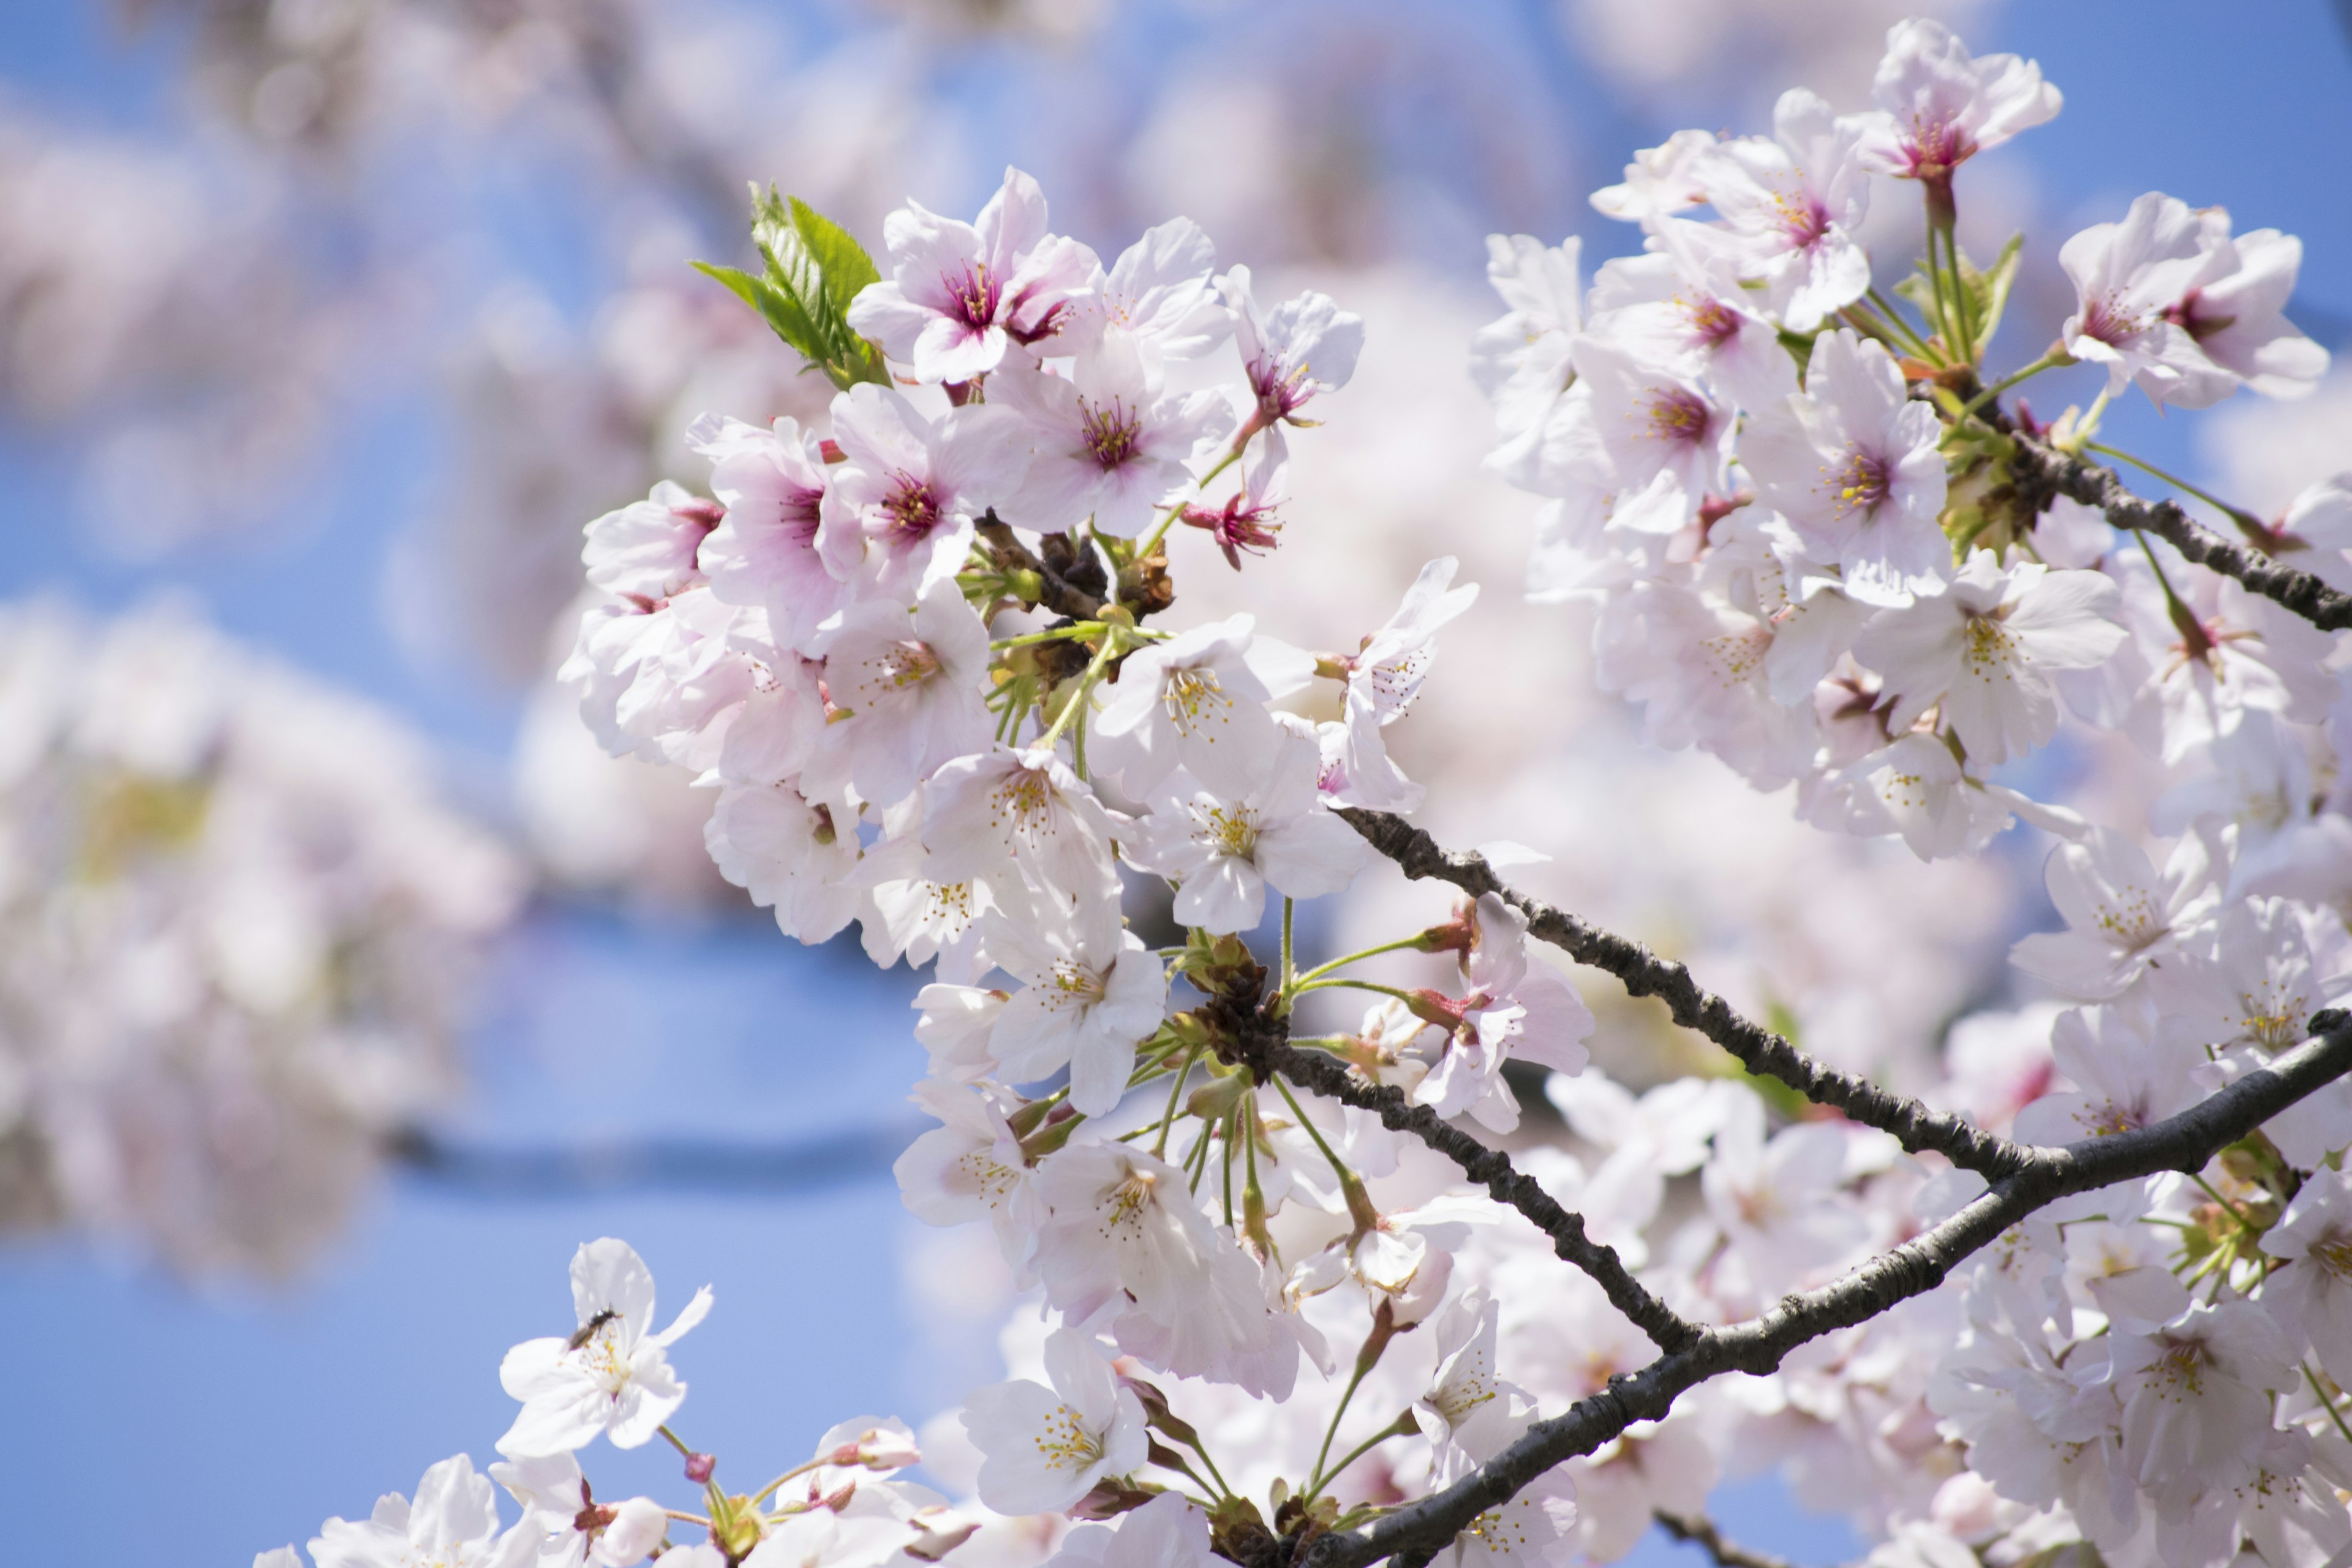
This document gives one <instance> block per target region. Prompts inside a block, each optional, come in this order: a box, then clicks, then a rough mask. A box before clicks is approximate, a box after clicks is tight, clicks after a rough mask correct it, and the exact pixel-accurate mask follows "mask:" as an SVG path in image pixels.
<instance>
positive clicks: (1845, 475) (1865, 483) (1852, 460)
mask: <svg viewBox="0 0 2352 1568" xmlns="http://www.w3.org/2000/svg"><path fill="white" fill-rule="evenodd" d="M1891 478H1892V476H1891V475H1890V474H1889V473H1888V471H1887V466H1886V459H1885V458H1881V457H1878V456H1876V455H1875V454H1874V453H1870V452H1865V451H1864V450H1863V449H1862V448H1861V447H1848V448H1847V449H1846V458H1845V467H1844V468H1841V469H1839V470H1838V474H1837V478H1836V479H1834V480H1832V483H1833V484H1834V485H1835V486H1836V489H1837V510H1838V515H1839V516H1840V517H1843V516H1844V515H1845V514H1846V513H1847V512H1849V511H1859V512H1874V511H1876V510H1878V508H1879V506H1880V504H1881V503H1882V502H1884V501H1885V500H1886V498H1887V497H1888V496H1889V495H1891V494H1893V493H1894V489H1893V485H1892V483H1891Z"/></svg>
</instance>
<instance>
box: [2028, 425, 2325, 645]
mask: <svg viewBox="0 0 2352 1568" xmlns="http://www.w3.org/2000/svg"><path fill="white" fill-rule="evenodd" d="M2014 439H2015V440H2016V442H2017V456H2016V457H2015V458H2012V459H2011V464H2010V467H2011V471H2012V472H2014V473H2015V474H2017V475H2018V477H2019V478H2021V479H2032V480H2034V481H2037V482H2039V483H2041V484H2042V485H2045V486H2047V487H2048V488H2049V489H2050V490H2051V491H2053V493H2055V494H2058V495H2062V496H2065V497H2067V498H2068V499H2070V500H2078V501H2081V502H2082V503H2083V504H2084V506H2092V507H2096V508H2098V509H2099V510H2101V511H2103V512H2105V514H2106V517H2107V521H2109V522H2111V523H2113V524H2114V525H2115V526H2116V527H2117V528H2127V529H2137V530H2140V531H2144V532H2147V533H2153V534H2155V535H2156V536H2157V537H2158V539H2161V540H2163V541H2164V542H2166V543H2167V544H2169V545H2171V546H2172V547H2173V548H2174V549H2175V550H2178V551H2179V552H2180V553H2181V554H2183V555H2185V556H2187V557H2188V558H2189V560H2191V561H2193V562H2195V563H2197V564H2198V565H2200V566H2203V567H2206V568H2208V569H2209V570H2211V571H2214V572H2219V573H2221V574H2222V575H2223V576H2226V577H2235V578H2236V579H2237V580H2238V581H2239V582H2241V583H2243V584H2245V585H2246V586H2247V587H2249V588H2251V589H2252V590H2253V591H2254V592H2255V593H2257V594H2260V595H2263V597H2264V598H2266V599H2270V600H2272V601H2273V602H2275V603H2277V604H2281V605H2285V606H2286V607H2287V608H2288V609H2290V610H2293V611H2294V613H2295V614H2296V615H2298V616H2302V617H2303V618H2304V619H2305V620H2306V621H2309V622H2310V623H2311V624H2312V625H2313V626H2317V627H2318V628H2319V629H2320V630H2321V631H2324V632H2334V631H2342V630H2343V629H2344V628H2345V627H2347V626H2352V595H2345V594H2339V593H2337V592H2336V590H2335V589H2333V588H2331V587H2329V586H2328V585H2327V584H2325V583H2323V582H2321V581H2320V580H2319V579H2318V578H2316V577H2315V576H2313V575H2312V574H2310V573H2308V572H2299V571H2297V570H2295V568H2294V567H2292V566H2282V565H2280V564H2279V563H2276V562H2274V561H2269V560H2265V559H2264V558H2263V556H2262V555H2261V554H2260V553H2258V552H2255V551H2252V550H2249V549H2247V548H2246V547H2244V546H2243V545H2241V544H2235V543H2232V542H2231V541H2229V540H2227V539H2224V538H2222V537H2221V535H2220V534H2218V533H2216V532H2214V531H2212V530H2211V529H2210V528H2206V527H2204V526H2203V525H2201V524H2200V523H2199V522H2197V521H2194V520H2193V519H2191V518H2190V517H2189V514H2188V513H2187V512H2185V511H2183V510H2181V509H2180V506H2179V502H2177V501H2169V500H2157V501H2152V500H2144V499H2142V498H2141V497H2139V496H2136V495H2134V494H2132V493H2131V491H2130V490H2129V489H2126V487H2125V485H2124V482H2123V480H2122V479H2118V478H2116V471H2115V470H2114V469H2113V468H2102V467H2101V466H2100V465H2098V464H2096V463H2094V462H2091V461H2090V460H2088V459H2087V458H2076V457H2070V456H2068V455H2067V454H2066V453H2064V452H2062V451H2059V450H2058V449H2057V448H2056V447H2051V446H2049V445H2047V444H2045V443H2043V442H2041V441H2037V440H2035V439H2034V438H2033V437H2030V436H2024V435H2020V436H2017V437H2014Z"/></svg>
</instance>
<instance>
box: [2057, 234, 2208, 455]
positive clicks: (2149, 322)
mask: <svg viewBox="0 0 2352 1568" xmlns="http://www.w3.org/2000/svg"><path fill="white" fill-rule="evenodd" d="M2226 233H2227V230H2226V227H2225V228H2224V230H2223V231H2222V233H2221V234H2216V233H2215V232H2214V230H2213V227H2212V226H2210V225H2209V224H2207V223H2206V222H2205V220H2204V219H2203V218H2202V217H2201V216H2200V215H2199V214H2197V213H2195V212H2192V211H2190V210H2189V204H2188V203H2186V202H2183V201H2181V200H2179V198H2177V197H2174V196H2168V195H2161V194H2159V193H2158V192H2155V191H2150V192H2149V193H2148V194H2147V195H2144V196H2142V197H2140V198H2139V199H2138V200H2137V201H2136V202H2134V203H2132V205H2131V210H2130V211H2129V212H2127V213H2126V214H2125V215H2124V219H2123V221H2122V222H2121V223H2102V224H2094V225H2092V226H2090V227H2089V228H2086V229H2084V230H2083V232H2082V233H2080V234H2078V235H2076V236H2074V237H2073V238H2072V239H2069V240H2068V241H2067V242H2066V243H2065V244H2064V245H2063V247H2060V248H2059V251H2058V264H2059V265H2060V266H2062V267H2063V268H2065V269H2066V276H2067V277H2068V278H2069V279H2073V280H2074V293H2075V300H2076V308H2075V311H2074V314H2073V315H2072V316H2069V317H2068V318H2066V324H2065V325H2064V326H2063V328H2061V329H2060V331H2059V338H2058V341H2059V342H2060V343H2061V344H2062V345H2063V347H2064V348H2065V350H2066V352H2067V353H2070V354H2073V355H2074V357H2075V358H2076V359H2078V360H2088V361H2091V362H2093V363H2098V364H2103V365H2105V366H2106V367H2107V390H2108V391H2109V392H2111V393H2113V392H2121V391H2122V390H2123V389H2124V388H2125V387H2126V385H2128V384H2132V383H2134V382H2137V383H2138V384H2139V386H2140V389H2141V390H2142V391H2144V392H2146V393H2147V395H2148V396H2149V398H2151V399H2152V400H2153V401H2155V402H2157V403H2158V404H2169V405H2173V406H2175V407H2179V408H2204V407H2207V406H2209V405H2212V404H2215V403H2219V402H2220V401H2221V399H2223V398H2224V397H2227V396H2229V395H2230V394H2231V392H2233V391H2235V390H2236V389H2237V384H2238V378H2237V376H2236V375H2235V374H2232V373H2231V372H2229V371H2227V370H2224V369H2222V368H2221V366H2220V365H2219V364H2217V363H2214V362H2213V361H2212V360H2211V359H2210V357H2208V356H2207V354H2206V353H2205V351H2204V350H2202V349H2201V348H2200V347H2198V344H2197V339H2196V337H2195V336H2194V335H2193V334H2192V333H2190V332H2189V330H2188V329H2187V328H2186V327H2184V326H2182V325H2180V324H2179V321H2176V320H2174V317H2173V312H2174V310H2175V308H2176V307H2178V306H2179V304H2180V302H2181V301H2182V300H2185V299H2188V298H2189V296H2190V295H2192V294H2193V293H2195V292H2196V291H2197V290H2198V289H2200V288H2202V287H2204V286H2205V285H2208V284H2211V283H2214V282H2217V281H2219V280H2220V279H2221V278H2222V277H2224V276H2225V275H2227V273H2228V272H2230V271H2231V268H2232V261H2233V258H2232V257H2231V254H2230V250H2229V241H2228V239H2227V237H2226Z"/></svg>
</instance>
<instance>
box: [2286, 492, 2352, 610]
mask: <svg viewBox="0 0 2352 1568" xmlns="http://www.w3.org/2000/svg"><path fill="white" fill-rule="evenodd" d="M2272 533H2273V537H2274V538H2275V539H2276V540H2277V549H2278V550H2279V551H2281V552H2288V553H2289V554H2290V555H2291V557H2292V559H2293V560H2294V563H2295V564H2296V565H2297V566H2300V567H2301V568H2303V570H2305V571H2306V572H2308V573H2310V574H2312V575H2313V576H2315V577H2316V578H2318V579H2319V580H2320V581H2321V582H2323V583H2325V584H2327V585H2328V586H2329V587H2331V588H2333V589H2335V590H2336V592H2338V593H2344V592H2346V591H2347V590H2352V473H2342V474H2336V475H2335V476H2333V477H2332V478H2328V479H2318V480H2315V481H2314V482H2313V483H2311V484H2309V485H2307V486H2305V488H2304V489H2302V490H2300V491H2299V492H2297V493H2296V495H2295V498H2294V500H2292V501H2290V502H2289V503H2287V509H2286V510H2285V512H2284V513H2283V514H2282V515H2281V516H2280V518H2279V521H2278V522H2277V523H2276V524H2275V525H2274V526H2273V529H2272Z"/></svg>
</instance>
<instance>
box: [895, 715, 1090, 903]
mask: <svg viewBox="0 0 2352 1568" xmlns="http://www.w3.org/2000/svg"><path fill="white" fill-rule="evenodd" d="M1129 679H1133V678H1132V677H1129ZM1124 821H1125V818H1123V817H1118V816H1114V815H1113V814H1112V813H1111V812H1110V811H1108V809H1106V808H1105V807H1104V805H1103V804H1102V802H1101V801H1100V800H1098V799H1097V798H1096V795H1095V793H1094V791H1093V790H1092V789H1090V788H1088V787H1087V784H1085V783H1083V782H1082V781H1081V780H1080V779H1079V778H1078V775H1077V774H1076V773H1072V772H1071V771H1070V769H1069V767H1068V765H1067V764H1066V763H1063V761H1062V760H1061V759H1060V758H1059V757H1058V756H1056V755H1055V754H1054V753H1053V752H1050V751H1047V750H1045V749H1044V748H1043V747H1030V748H1027V749H1025V750H1022V751H1013V750H1009V749H1005V748H1002V747H1000V748H998V749H997V750H995V751H992V752H974V753H972V754H971V755H969V756H963V757H958V758H957V759H956V760H955V761H953V762H951V763H948V764H946V765H945V766H944V767H941V768H940V769H939V770H938V771H937V772H935V773H932V774H931V777H930V782H929V784H927V785H926V786H925V788H924V791H923V837H924V841H925V842H926V843H928V844H929V845H930V846H932V848H931V852H930V858H929V868H930V870H931V872H932V874H933V876H934V878H935V879H955V880H959V881H960V880H964V879H971V878H979V879H982V880H985V881H989V882H991V883H992V884H993V885H995V886H997V887H1000V888H1003V889H1007V890H1008V893H1010V891H1011V890H1012V889H1031V888H1034V889H1051V891H1052V893H1053V894H1054V895H1055V896H1059V897H1065V898H1067V899H1069V900H1073V902H1074V905H1075V907H1076V918H1077V919H1078V920H1079V921H1081V922H1082V923H1084V924H1087V925H1088V926H1089V927H1092V928H1096V929H1099V927H1100V923H1101V921H1104V920H1108V921H1112V922H1113V923H1114V924H1115V923H1116V921H1117V919H1118V869H1117V868H1116V866H1115V864H1114V860H1113V856H1112V852H1111V837H1112V835H1113V834H1114V833H1115V832H1117V831H1118V826H1119V825H1120V824H1122V823H1123V822H1124Z"/></svg>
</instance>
